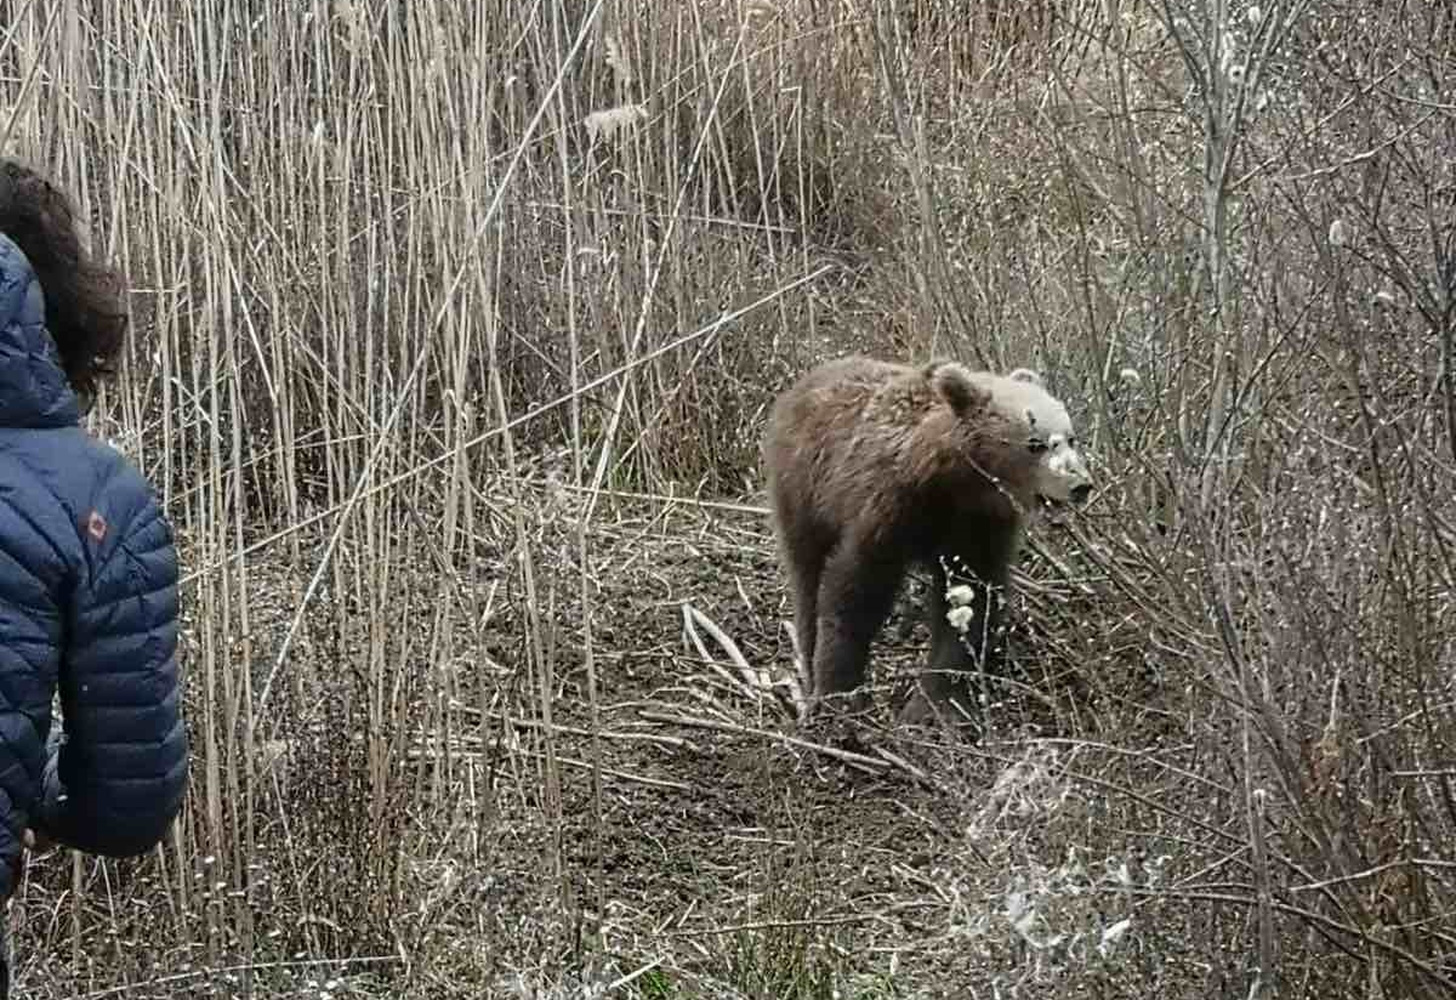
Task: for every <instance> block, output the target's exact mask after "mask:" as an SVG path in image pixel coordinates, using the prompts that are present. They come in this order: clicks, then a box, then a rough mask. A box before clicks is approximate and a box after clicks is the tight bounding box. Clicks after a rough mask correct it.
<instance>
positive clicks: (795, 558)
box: [763, 357, 1091, 721]
mask: <svg viewBox="0 0 1456 1000" xmlns="http://www.w3.org/2000/svg"><path fill="white" fill-rule="evenodd" d="M763 455H764V463H765V467H766V471H767V476H768V495H769V501H770V506H771V509H772V516H773V523H774V529H775V534H776V536H777V541H778V546H779V553H780V557H781V559H782V561H783V563H784V566H785V569H786V570H787V574H788V577H789V582H790V586H791V589H792V597H793V602H794V621H795V638H796V640H797V642H798V646H799V655H800V656H801V657H802V659H803V663H804V666H805V667H806V668H807V670H808V671H809V680H810V682H811V685H812V689H813V697H812V699H811V704H818V703H820V702H821V701H822V700H823V699H824V698H825V697H826V696H828V695H836V694H847V693H850V692H854V691H855V689H856V688H858V687H859V686H860V685H861V683H863V681H864V677H865V671H866V667H867V665H868V661H869V650H870V643H871V641H872V640H873V638H874V636H875V635H876V633H877V632H878V631H879V629H880V626H881V625H882V624H883V623H884V621H885V618H886V617H887V616H888V615H889V612H890V610H891V607H892V605H893V603H894V600H895V596H896V593H897V592H898V590H899V587H900V583H901V581H902V579H903V577H904V575H905V571H906V570H907V569H908V568H909V567H910V565H912V564H921V565H926V566H928V568H930V569H931V571H932V573H933V574H934V583H933V585H932V587H931V608H930V612H931V634H932V640H931V649H930V660H929V669H928V670H925V671H922V672H921V675H920V678H919V682H918V685H917V691H916V693H915V695H914V696H913V697H912V698H911V699H910V701H909V702H908V703H907V704H906V706H905V708H904V710H903V712H902V714H901V718H902V719H904V720H906V721H921V720H924V719H926V718H927V717H928V716H929V715H930V714H931V713H932V711H933V710H935V709H938V708H939V707H941V706H947V707H948V706H949V705H950V703H957V704H959V707H960V708H961V709H962V710H964V713H965V714H964V715H962V714H961V713H960V712H957V711H956V710H955V709H954V708H952V709H951V712H950V714H951V716H952V717H953V719H954V720H955V721H967V720H969V718H970V713H971V711H972V708H973V706H972V704H971V701H970V698H969V693H968V687H967V681H968V679H969V675H970V672H971V671H973V670H975V669H976V668H977V666H979V667H980V668H981V669H984V670H987V671H992V672H994V671H995V670H996V669H998V668H999V666H1000V662H1001V661H1000V656H1001V648H1000V646H1001V644H1000V642H999V639H998V632H999V628H1000V610H999V604H1000V600H999V598H998V596H997V594H998V591H1000V590H1003V589H1004V588H1005V586H1006V584H1007V583H1008V581H1009V575H1010V566H1011V562H1012V559H1013V557H1014V556H1015V554H1016V551H1017V547H1018V546H1019V544H1020V541H1021V532H1022V528H1023V526H1024V523H1025V519H1026V517H1027V515H1028V514H1029V513H1030V512H1031V511H1033V510H1034V507H1035V504H1036V503H1037V502H1038V501H1039V500H1045V501H1049V502H1054V503H1062V502H1069V501H1070V502H1073V503H1081V502H1083V501H1084V500H1085V499H1086V498H1087V496H1088V494H1089V493H1090V492H1091V478H1090V476H1089V474H1088V471H1087V466H1086V463H1085V462H1084V460H1083V457H1082V455H1081V454H1080V453H1079V452H1078V450H1077V441H1076V437H1075V435H1074V433H1073V429H1072V423H1071V420H1070V418H1069V417H1068V416H1067V411H1066V408H1065V407H1064V406H1063V405H1062V403H1061V402H1060V401H1058V400H1057V399H1056V398H1055V397H1053V396H1051V395H1050V394H1049V393H1048V392H1047V391H1046V390H1045V389H1044V388H1043V387H1042V383H1041V379H1040V377H1038V376H1037V375H1036V374H1035V373H1033V372H1030V371H1027V370H1026V369H1017V370H1016V371H1013V372H1012V373H1011V374H1009V375H995V374H992V373H989V372H979V371H971V370H969V369H967V368H965V367H963V366H962V365H960V364H957V363H955V362H949V361H936V362H932V363H929V364H925V365H920V366H912V365H905V364H896V363H892V362H887V361H880V360H876V359H873V358H866V357H847V358H840V359H838V360H834V361H829V362H826V363H824V364H821V365H820V366H818V367H817V368H815V369H813V370H812V371H810V372H809V373H808V374H806V375H804V376H803V377H802V378H801V379H800V380H799V381H798V382H797V383H795V384H794V385H793V386H791V387H790V388H789V389H787V390H786V391H785V392H784V393H783V394H782V395H781V396H780V397H779V398H778V399H777V400H776V402H775V403H774V407H773V410H772V412H771V414H770V416H769V421H768V428H767V431H766V433H765V435H764V440H763ZM947 559H955V560H956V561H958V562H959V565H960V567H961V569H962V572H968V575H969V576H970V578H971V579H970V581H969V582H970V586H969V587H968V586H965V585H959V586H954V587H952V586H951V584H952V581H951V580H950V579H949V578H948V577H947V573H946V568H945V563H946V561H947ZM863 700H864V699H863V695H862V694H859V695H857V696H856V697H855V702H856V703H857V704H863Z"/></svg>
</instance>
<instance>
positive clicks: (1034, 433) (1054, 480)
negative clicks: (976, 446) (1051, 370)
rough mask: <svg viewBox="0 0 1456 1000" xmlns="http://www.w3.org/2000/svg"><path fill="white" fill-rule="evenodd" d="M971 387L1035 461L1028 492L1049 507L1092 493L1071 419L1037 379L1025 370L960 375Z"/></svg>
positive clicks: (1064, 408)
mask: <svg viewBox="0 0 1456 1000" xmlns="http://www.w3.org/2000/svg"><path fill="white" fill-rule="evenodd" d="M965 377H966V378H967V379H968V380H969V381H970V382H971V383H972V384H973V385H975V386H976V387H977V388H979V389H981V390H983V391H984V392H987V393H989V394H990V397H991V403H990V405H991V407H992V408H993V409H995V411H996V412H997V414H998V415H999V416H1001V417H1002V418H1003V419H1005V420H1006V421H1007V422H1008V423H1009V424H1010V425H1011V426H1013V427H1016V428H1018V430H1020V431H1021V432H1022V433H1023V434H1024V435H1025V436H1024V437H1023V438H1022V440H1020V441H1013V442H1010V443H1011V444H1013V445H1020V446H1021V447H1024V448H1026V450H1027V451H1028V452H1029V453H1030V454H1031V455H1033V456H1035V461H1036V473H1035V476H1034V478H1033V480H1032V488H1033V489H1034V490H1035V492H1036V494H1037V495H1038V496H1040V497H1042V498H1044V499H1046V500H1050V501H1052V502H1053V503H1068V502H1071V503H1081V502H1082V501H1083V500H1085V499H1086V498H1087V495H1088V494H1089V493H1091V492H1092V475H1091V473H1090V472H1088V471H1087V461H1086V459H1085V458H1083V456H1082V453H1081V451H1080V450H1078V448H1077V435H1076V431H1075V430H1074V428H1073V427H1072V418H1071V417H1070V416H1068V414H1067V408H1066V407H1065V406H1063V405H1062V402H1061V400H1059V399H1057V398H1056V397H1055V396H1053V395H1052V394H1051V393H1049V392H1047V391H1046V389H1045V387H1044V386H1043V385H1042V381H1041V376H1040V375H1038V374H1037V373H1036V372H1033V371H1031V370H1029V369H1026V368H1017V369H1016V370H1015V371H1013V372H1011V373H1010V374H1009V375H994V374H991V373H990V372H965Z"/></svg>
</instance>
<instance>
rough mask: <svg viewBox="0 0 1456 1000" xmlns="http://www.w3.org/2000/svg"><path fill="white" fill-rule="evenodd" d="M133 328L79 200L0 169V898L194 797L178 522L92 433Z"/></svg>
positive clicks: (24, 172)
mask: <svg viewBox="0 0 1456 1000" xmlns="http://www.w3.org/2000/svg"><path fill="white" fill-rule="evenodd" d="M127 328H128V318H127V314H126V310H125V306H124V295H123V290H122V286H121V283H120V279H119V277H118V275H117V274H116V273H115V272H114V271H112V270H110V269H108V268H106V267H104V266H102V265H101V264H99V263H98V262H96V261H95V260H94V259H92V258H91V257H90V256H89V255H88V254H86V253H85V252H84V251H83V250H82V248H81V245H80V240H79V238H78V235H77V232H76V228H75V225H74V221H73V216H72V210H71V207H70V204H69V202H68V199H67V198H66V197H65V196H64V195H63V194H62V193H61V192H59V191H58V190H57V189H56V188H55V187H53V186H52V185H51V184H50V183H49V182H48V181H47V180H45V179H44V178H42V177H41V176H39V175H38V174H36V173H35V172H33V171H31V170H30V169H29V168H26V167H24V166H22V165H20V164H17V163H14V162H10V161H0V899H8V898H9V897H10V895H11V894H12V893H13V892H14V891H15V888H16V883H17V882H18V881H19V878H20V875H21V871H22V864H23V857H24V849H25V845H27V844H29V845H31V846H32V847H33V848H43V847H45V846H48V845H49V844H59V845H62V846H66V847H70V848H74V849H76V850H80V851H85V852H88V853H91V854H97V855H103V856H107V857H126V856H132V855H137V854H142V853H145V852H146V851H148V850H150V849H151V848H153V847H154V846H156V845H157V844H158V843H159V842H160V841H161V840H162V838H163V837H164V836H165V834H166V832H167V830H168V828H169V826H170V825H171V823H172V821H173V819H174V818H175V817H176V815H177V813H178V811H179V810H180V808H181V805H182V799H183V795H184V792H185V788H186V782H187V752H188V744H187V735H186V731H185V728H184V725H183V720H182V712H181V698H182V685H181V682H180V680H179V677H178V668H177V615H178V566H177V556H176V550H175V548H174V543H173V536H172V529H171V527H170V525H169V524H168V522H167V520H166V518H165V517H164V516H163V513H162V510H161V507H160V505H159V503H158V500H157V499H156V497H155V495H154V493H153V490H152V488H151V486H150V485H149V484H148V483H147V481H146V480H145V479H144V478H143V477H142V475H141V473H140V472H139V471H138V470H137V469H136V467H135V466H133V465H132V464H131V463H130V462H129V461H128V460H127V459H126V458H125V457H124V456H123V455H122V454H121V453H120V452H118V451H116V450H115V449H113V448H111V447H110V446H109V445H107V444H106V443H104V442H102V441H98V440H96V439H95V438H93V437H91V436H90V435H89V434H87V432H86V431H85V430H84V429H83V428H82V427H81V425H80V417H81V414H82V412H83V406H86V405H89V401H90V400H91V398H92V397H93V395H94V392H95V390H96V388H97V386H98V384H99V380H100V379H101V378H102V377H105V376H107V375H110V374H111V373H112V372H113V371H114V368H113V362H114V359H115V358H116V356H117V355H118V354H119V353H120V350H121V348H122V345H123V341H124V339H125V336H126V333H127ZM58 694H59V697H60V708H61V710H60V720H59V726H58V727H57V732H56V733H52V731H51V730H52V725H51V722H52V719H51V713H52V702H53V700H54V699H55V697H56V695H58ZM0 959H4V960H5V962H6V966H7V968H5V969H0V997H3V996H5V995H6V993H7V992H8V988H7V985H6V984H7V982H8V980H9V975H8V964H9V963H8V947H7V948H0Z"/></svg>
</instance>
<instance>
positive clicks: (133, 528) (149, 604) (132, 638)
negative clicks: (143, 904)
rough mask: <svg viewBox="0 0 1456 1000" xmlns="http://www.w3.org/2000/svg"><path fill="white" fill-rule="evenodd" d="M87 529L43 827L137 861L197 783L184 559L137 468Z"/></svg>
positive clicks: (94, 850)
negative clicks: (191, 781)
mask: <svg viewBox="0 0 1456 1000" xmlns="http://www.w3.org/2000/svg"><path fill="white" fill-rule="evenodd" d="M79 527H80V530H81V535H82V539H83V544H84V545H85V546H86V548H87V554H88V559H89V565H88V566H87V567H86V568H83V570H82V571H81V573H80V574H79V578H78V579H77V581H76V585H75V590H74V593H73V595H72V600H71V604H70V609H69V613H68V619H67V626H68V628H67V632H68V637H67V645H66V650H65V653H64V655H63V656H62V659H61V667H60V695H61V718H62V723H63V727H64V731H63V734H62V736H61V738H60V740H59V745H58V746H57V747H56V748H55V751H54V752H53V754H52V755H51V757H50V759H49V761H48V763H47V765H46V771H45V780H44V790H43V793H42V799H41V804H40V809H39V815H38V816H37V817H36V818H35V821H34V825H35V826H36V828H37V829H39V830H41V831H42V832H44V833H46V834H47V835H48V836H50V837H51V838H52V839H54V840H56V841H59V842H60V843H63V844H66V845H67V846H69V847H73V848H75V849H77V850H81V851H85V852H87V853H91V854H99V855H104V856H108V857H126V856H130V855H136V854H142V853H145V852H146V851H148V850H150V849H151V848H152V847H154V846H156V844H158V843H159V842H160V841H161V839H162V838H163V836H165V834H166V832H167V828H168V827H169V826H170V825H171V822H172V820H173V819H174V818H175V817H176V815H177V812H178V810H179V809H180V808H181V805H182V799H183V795H184V793H185V791H186V783H187V735H186V730H185V729H184V727H183V721H182V715H181V694H182V691H181V684H180V681H179V678H178V670H177V613H178V573H177V556H176V550H175V548H174V544H173V538H172V530H171V527H170V526H169V525H168V523H167V521H166V520H165V518H164V517H163V515H162V512H161V509H160V507H159V506H158V504H157V502H156V500H155V498H154V497H153V496H152V493H151V491H150V488H149V487H148V486H147V484H146V483H145V482H144V481H142V480H141V477H140V475H139V474H138V473H136V472H135V470H132V469H131V468H130V467H126V468H125V471H124V472H123V473H122V474H120V475H119V476H118V477H117V478H116V479H113V480H112V481H111V483H110V484H109V489H108V491H107V492H106V494H105V495H104V496H103V498H102V500H101V501H100V502H99V503H98V505H97V507H96V509H95V510H92V511H90V512H89V513H88V514H86V515H83V521H82V523H81V525H80V526H79Z"/></svg>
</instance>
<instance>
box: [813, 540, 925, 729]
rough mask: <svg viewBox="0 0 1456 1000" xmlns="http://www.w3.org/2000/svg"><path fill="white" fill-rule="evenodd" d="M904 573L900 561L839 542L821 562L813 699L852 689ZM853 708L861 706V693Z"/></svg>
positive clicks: (857, 683)
mask: <svg viewBox="0 0 1456 1000" xmlns="http://www.w3.org/2000/svg"><path fill="white" fill-rule="evenodd" d="M903 573H904V563H903V561H901V560H899V559H897V558H895V557H894V556H892V555H890V554H888V553H882V552H875V551H874V550H872V549H869V548H867V547H865V546H863V545H860V544H854V543H850V542H844V543H841V544H840V545H839V547H837V548H836V549H835V551H834V552H833V553H832V554H831V555H830V557H829V559H828V561H827V562H826V563H825V565H824V572H823V574H822V576H821V577H820V582H819V602H818V603H819V608H818V610H819V621H818V634H817V636H816V637H815V642H814V664H813V675H814V700H815V702H816V703H817V702H819V701H821V700H822V699H824V698H825V697H826V696H830V695H844V694H849V693H850V692H854V691H856V689H858V688H859V687H860V686H861V685H862V684H863V683H864V680H865V675H866V673H867V672H868V667H869V657H870V644H871V642H873V640H874V637H875V634H876V633H877V632H879V630H880V626H881V625H883V624H884V622H885V619H886V618H888V617H889V614H890V610H891V608H892V607H893V606H894V603H895V592H896V590H897V588H898V587H899V584H900V579H901V576H902V575H903ZM851 701H852V706H851V707H852V709H854V710H857V709H859V708H862V707H864V706H865V704H866V703H867V701H868V697H867V695H866V694H865V693H864V692H860V693H859V694H858V695H857V697H855V698H853V699H851Z"/></svg>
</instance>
